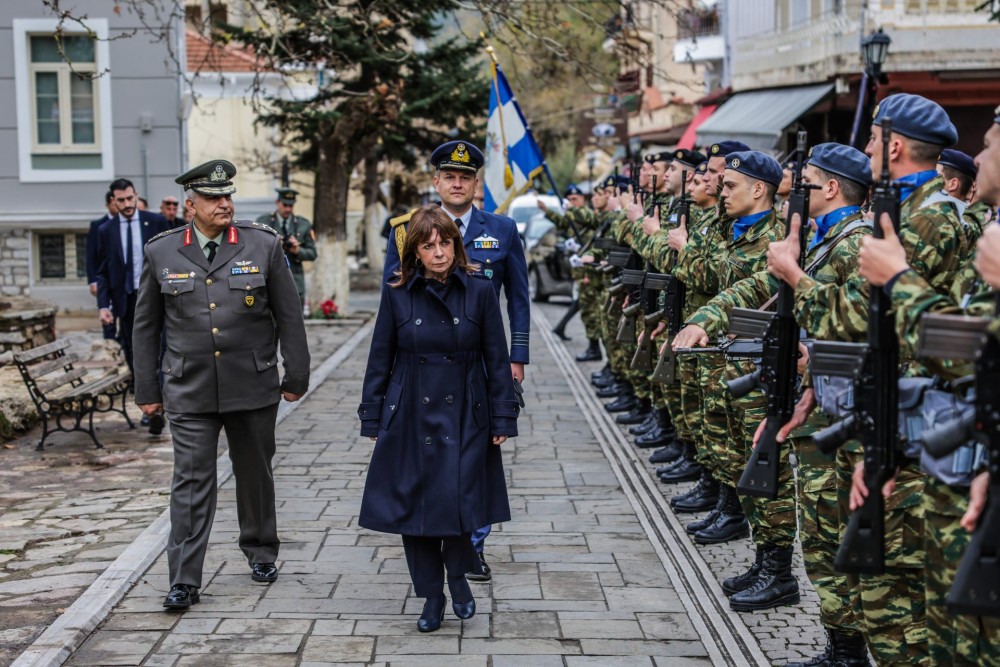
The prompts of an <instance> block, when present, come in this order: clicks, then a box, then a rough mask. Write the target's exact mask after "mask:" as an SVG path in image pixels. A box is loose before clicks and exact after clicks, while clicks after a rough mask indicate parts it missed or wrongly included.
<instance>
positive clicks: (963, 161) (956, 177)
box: [937, 148, 983, 253]
mask: <svg viewBox="0 0 1000 667" xmlns="http://www.w3.org/2000/svg"><path fill="white" fill-rule="evenodd" d="M937 173H938V174H939V175H940V176H941V178H943V179H944V187H943V188H942V190H943V191H944V193H945V194H947V195H948V196H949V197H951V198H952V200H953V202H954V204H955V207H956V208H957V209H958V213H959V215H960V216H962V231H963V232H965V241H966V246H967V250H968V252H969V253H972V251H973V250H974V249H975V247H976V241H978V240H979V237H980V236H982V234H983V230H982V227H981V226H980V225H979V224H978V222H977V221H975V219H974V218H973V219H971V220H968V221H967V220H966V219H965V210H966V208H968V204H967V203H966V202H968V201H969V195H970V194H971V191H972V185H973V183H975V181H976V165H975V163H973V161H972V158H971V157H970V156H968V155H966V154H965V153H963V152H962V151H957V150H955V149H953V148H946V149H944V150H943V151H941V157H939V158H938V161H937ZM970 222H971V224H970Z"/></svg>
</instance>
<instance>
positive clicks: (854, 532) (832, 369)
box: [810, 118, 901, 574]
mask: <svg viewBox="0 0 1000 667" xmlns="http://www.w3.org/2000/svg"><path fill="white" fill-rule="evenodd" d="M891 135H892V120H891V119H889V118H886V119H884V120H883V121H882V173H881V175H880V178H879V180H878V182H877V183H876V184H875V193H874V195H873V198H872V200H873V206H872V208H873V210H874V213H875V229H874V232H875V238H882V226H881V220H882V216H883V215H888V217H889V219H890V220H891V221H892V225H893V227H894V228H895V229H896V230H897V231H898V230H899V189H898V188H897V187H896V185H895V184H894V183H893V182H892V180H891V179H890V178H889V139H890V137H891ZM810 368H811V369H812V374H813V376H814V377H818V376H821V375H830V376H834V377H847V378H850V380H851V382H852V384H853V388H854V410H853V413H852V414H850V415H849V416H847V417H846V418H844V419H843V420H841V421H839V422H837V423H835V424H833V425H832V426H829V427H827V428H826V429H824V430H822V431H819V432H818V433H815V434H813V442H814V443H816V445H817V447H819V449H820V450H821V451H824V452H827V453H829V452H831V451H833V450H835V449H836V448H837V447H839V446H840V445H841V444H842V443H843V442H845V441H846V440H848V439H851V438H857V439H858V440H860V441H861V443H862V445H864V449H865V486H866V487H867V488H868V497H867V498H866V499H865V504H864V505H862V506H861V507H859V508H858V509H857V510H855V511H854V513H853V514H852V515H851V519H850V522H849V523H848V525H847V530H846V532H845V533H844V537H843V539H842V541H841V543H840V549H839V551H838V552H837V557H836V558H835V559H834V562H833V565H834V567H835V568H836V569H837V570H838V571H839V572H845V573H862V574H881V573H882V572H883V571H884V570H885V499H884V498H883V497H882V486H883V485H884V484H885V483H886V482H887V481H889V480H890V479H891V478H892V477H893V476H894V475H895V474H896V468H898V467H899V461H900V457H901V453H900V438H899V384H898V376H899V338H898V336H897V334H896V322H895V317H894V314H893V312H892V303H891V300H890V298H889V296H888V295H887V294H886V293H885V290H883V289H881V288H877V287H872V288H871V290H870V301H869V307H868V342H867V343H840V342H831V341H816V343H815V344H814V345H813V350H812V354H811V356H810Z"/></svg>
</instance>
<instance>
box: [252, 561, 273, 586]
mask: <svg viewBox="0 0 1000 667" xmlns="http://www.w3.org/2000/svg"><path fill="white" fill-rule="evenodd" d="M250 578H251V579H253V580H254V581H262V582H264V583H267V584H269V583H271V582H272V581H277V580H278V568H276V567H275V566H274V563H254V564H253V565H251V566H250Z"/></svg>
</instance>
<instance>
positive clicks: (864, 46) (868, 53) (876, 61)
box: [850, 28, 892, 149]
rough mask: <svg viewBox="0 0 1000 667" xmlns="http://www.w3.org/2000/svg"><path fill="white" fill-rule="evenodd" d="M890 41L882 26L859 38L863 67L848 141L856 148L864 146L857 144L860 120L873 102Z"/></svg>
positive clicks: (859, 136)
mask: <svg viewBox="0 0 1000 667" xmlns="http://www.w3.org/2000/svg"><path fill="white" fill-rule="evenodd" d="M891 43H892V39H891V38H890V37H889V35H887V34H885V32H883V31H882V28H879V29H878V30H873V31H872V33H871V34H870V35H868V36H867V37H865V38H864V39H862V40H861V60H862V62H864V64H865V69H864V73H863V74H862V75H861V85H860V86H859V87H858V107H857V109H855V112H854V124H853V126H852V127H851V141H850V144H851V145H852V146H854V147H855V148H858V149H861V148H864V146H863V145H858V140H859V139H860V138H861V122H862V119H863V118H865V117H866V116H867V115H868V114H866V113H865V112H866V111H867V110H868V109H869V108H871V106H872V104H873V103H874V102H875V95H876V93H877V91H878V84H879V81H880V80H881V79H882V77H883V75H882V65H883V64H885V59H886V58H887V57H888V55H889V45H890V44H891Z"/></svg>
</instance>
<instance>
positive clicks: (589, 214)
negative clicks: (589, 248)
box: [545, 206, 600, 245]
mask: <svg viewBox="0 0 1000 667" xmlns="http://www.w3.org/2000/svg"><path fill="white" fill-rule="evenodd" d="M545 217H546V218H547V219H548V220H550V221H551V222H552V223H553V224H554V225H555V226H556V229H558V230H559V231H560V232H562V233H563V234H565V235H566V236H576V232H574V231H573V227H574V226H575V227H576V229H577V230H578V231H579V232H580V237H579V238H577V239H576V240H577V241H578V242H579V243H580V244H581V245H582V244H584V243H586V242H587V240H588V239H590V237H591V236H593V233H594V231H595V230H596V229H597V228H598V227H599V226H600V222H599V218H598V214H597V212H596V211H594V209H592V208H590V207H589V206H571V207H569V208H568V209H566V211H565V212H564V213H560V212H559V211H553V210H552V209H548V210H547V211H545ZM570 223H572V224H570Z"/></svg>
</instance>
